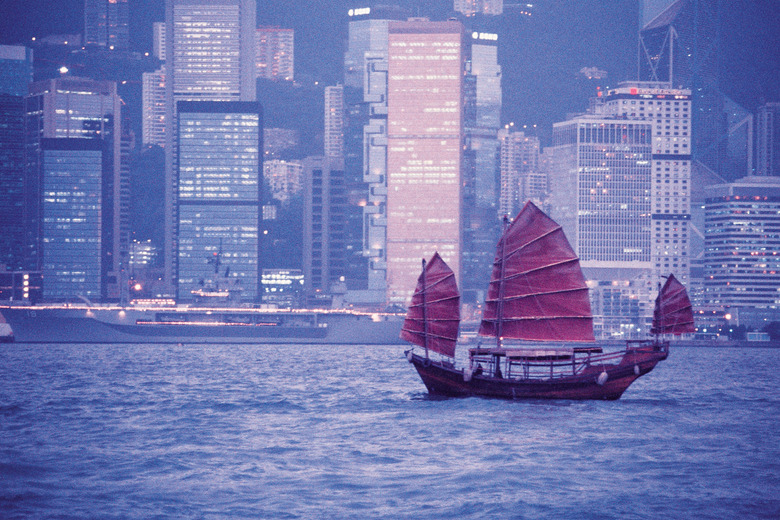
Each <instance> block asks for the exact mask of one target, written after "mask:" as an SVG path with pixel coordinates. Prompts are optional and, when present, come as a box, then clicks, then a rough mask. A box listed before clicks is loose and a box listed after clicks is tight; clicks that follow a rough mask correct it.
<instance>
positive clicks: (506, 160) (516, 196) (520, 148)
mask: <svg viewBox="0 0 780 520" xmlns="http://www.w3.org/2000/svg"><path fill="white" fill-rule="evenodd" d="M498 142H499V145H500V154H501V166H500V168H501V174H500V179H501V184H500V188H501V189H500V192H499V197H498V215H499V216H500V217H503V216H504V215H509V216H510V217H514V215H516V214H517V213H518V212H519V211H520V209H521V208H522V205H523V204H524V203H525V201H526V200H527V199H528V198H530V196H529V195H530V194H531V193H533V192H534V190H533V188H532V181H537V182H538V180H537V178H536V177H537V176H538V175H539V174H540V169H539V154H540V153H541V144H540V141H539V138H538V137H536V136H531V135H525V133H524V132H516V131H513V130H512V129H511V127H508V128H502V129H501V130H499V132H498ZM533 185H536V182H533Z"/></svg>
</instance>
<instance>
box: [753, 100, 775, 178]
mask: <svg viewBox="0 0 780 520" xmlns="http://www.w3.org/2000/svg"><path fill="white" fill-rule="evenodd" d="M756 175H762V176H763V175H775V176H780V103H767V104H765V105H761V106H760V107H758V113H757V114H756Z"/></svg>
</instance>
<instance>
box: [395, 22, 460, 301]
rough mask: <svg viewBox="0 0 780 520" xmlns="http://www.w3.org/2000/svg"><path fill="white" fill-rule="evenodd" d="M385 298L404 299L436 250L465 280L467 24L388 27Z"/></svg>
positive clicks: (416, 23) (440, 23)
mask: <svg viewBox="0 0 780 520" xmlns="http://www.w3.org/2000/svg"><path fill="white" fill-rule="evenodd" d="M388 30H389V35H388V80H387V139H388V146H387V300H388V301H389V302H394V303H406V302H407V301H408V299H409V298H410V297H411V295H412V292H413V291H414V288H415V286H416V280H417V276H418V274H419V271H420V259H421V258H429V257H430V256H431V255H433V253H434V252H436V251H438V252H439V254H440V255H441V256H442V258H443V259H444V260H445V261H446V262H447V263H448V264H449V265H450V267H451V268H452V270H453V271H454V272H455V273H456V276H457V278H458V280H459V281H460V267H461V220H462V213H461V211H462V205H461V202H462V200H461V168H462V161H463V145H464V130H463V113H462V107H463V76H464V66H465V57H466V51H465V45H464V29H463V26H462V25H461V24H460V23H459V22H452V21H450V22H430V21H427V20H417V19H415V20H410V21H407V22H391V23H390V24H389V27H388Z"/></svg>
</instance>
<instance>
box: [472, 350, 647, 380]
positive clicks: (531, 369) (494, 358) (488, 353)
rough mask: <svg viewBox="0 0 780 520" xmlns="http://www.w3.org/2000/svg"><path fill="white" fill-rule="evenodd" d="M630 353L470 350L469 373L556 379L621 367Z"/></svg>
mask: <svg viewBox="0 0 780 520" xmlns="http://www.w3.org/2000/svg"><path fill="white" fill-rule="evenodd" d="M631 352H632V351H631V349H627V350H620V351H616V352H607V353H604V352H602V350H601V348H599V347H585V348H574V349H556V350H522V349H520V350H511V349H503V348H502V349H470V352H469V354H470V369H471V371H472V373H475V374H479V373H480V370H479V369H480V368H481V369H482V373H484V374H486V375H488V374H489V375H495V374H496V373H497V372H496V366H498V367H499V369H500V373H501V377H503V378H507V379H555V378H563V377H571V376H573V375H578V374H582V373H585V372H587V371H589V370H592V371H597V370H601V369H602V368H603V367H605V366H610V365H618V364H620V363H621V361H622V360H623V359H624V357H625V356H626V354H630V353H631Z"/></svg>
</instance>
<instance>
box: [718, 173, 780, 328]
mask: <svg viewBox="0 0 780 520" xmlns="http://www.w3.org/2000/svg"><path fill="white" fill-rule="evenodd" d="M778 229H780V179H779V178H778V177H774V176H772V177H767V176H761V177H757V176H752V177H745V178H743V179H739V180H738V181H735V182H733V183H729V184H720V185H714V186H710V187H708V188H707V189H706V199H705V253H704V263H705V266H704V270H705V276H704V288H705V297H706V301H707V303H708V304H709V305H714V306H718V307H721V308H723V309H726V310H729V311H731V312H732V313H735V312H739V317H740V319H739V322H740V323H741V324H746V325H748V326H750V327H755V326H759V327H761V326H763V325H764V324H765V322H764V321H763V320H764V318H767V321H776V320H777V319H778V317H780V297H779V296H778V288H779V287H780V234H779V233H778ZM750 315H753V318H750V317H749V316H750ZM735 317H736V316H735Z"/></svg>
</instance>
